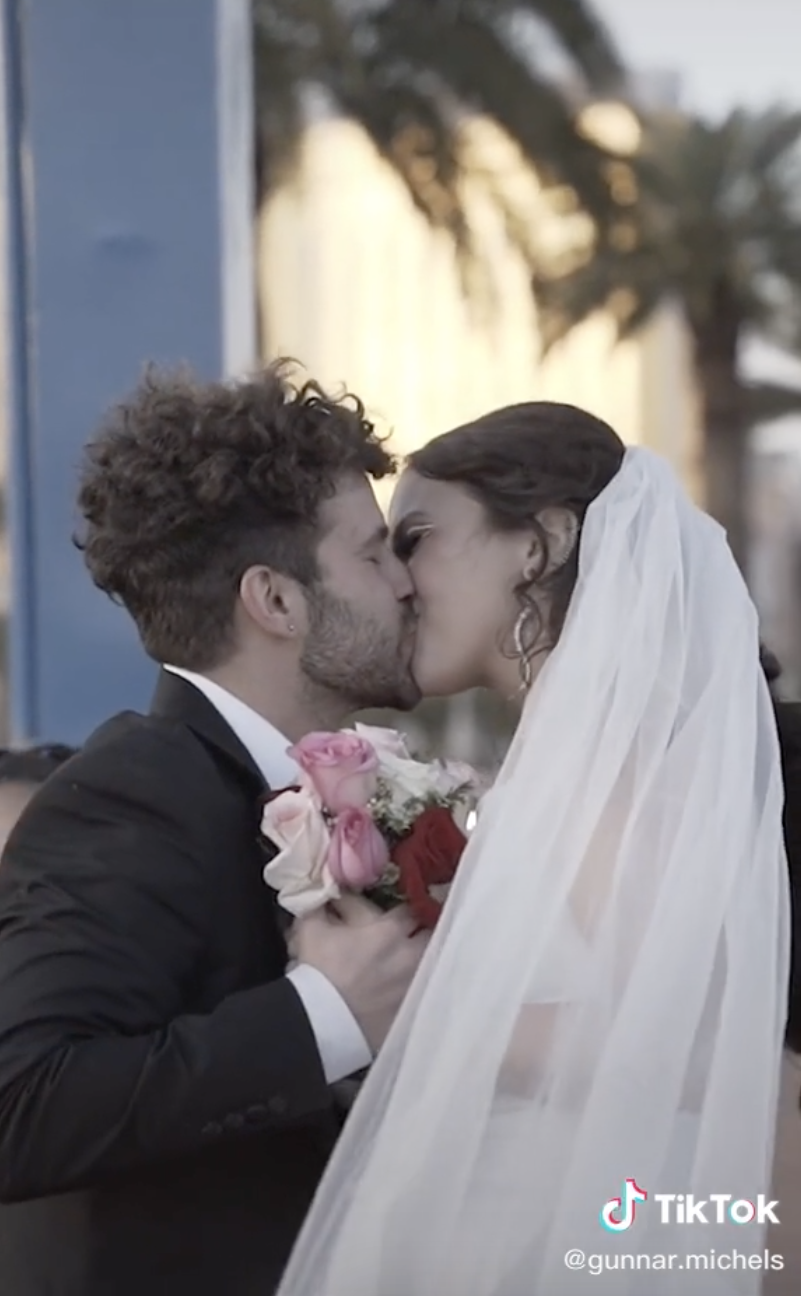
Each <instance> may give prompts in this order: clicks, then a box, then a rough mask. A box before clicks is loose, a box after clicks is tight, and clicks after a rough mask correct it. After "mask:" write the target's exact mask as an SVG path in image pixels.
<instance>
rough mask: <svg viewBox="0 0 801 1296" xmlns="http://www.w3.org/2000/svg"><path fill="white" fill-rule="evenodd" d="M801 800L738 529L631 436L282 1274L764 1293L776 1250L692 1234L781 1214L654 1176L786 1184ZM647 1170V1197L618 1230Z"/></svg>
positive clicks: (343, 1291)
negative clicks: (790, 834)
mask: <svg viewBox="0 0 801 1296" xmlns="http://www.w3.org/2000/svg"><path fill="white" fill-rule="evenodd" d="M781 811H782V779H781V768H780V761H779V752H778V742H777V738H776V733H775V724H774V720H773V712H772V706H771V702H770V697H769V694H768V691H767V686H766V684H765V681H764V679H763V677H762V673H761V668H760V665H759V646H758V625H757V618H756V614H755V611H754V608H753V605H752V603H751V600H750V598H749V597H748V593H747V591H746V589H745V586H744V584H743V582H742V579H741V577H740V575H739V572H738V571H737V569H736V567H735V564H734V561H733V559H732V557H731V554H730V552H729V549H728V546H727V545H726V542H725V537H724V536H723V533H722V532H721V531H720V529H719V528H718V527H717V526H716V525H715V524H714V523H713V522H712V521H711V520H710V519H708V518H707V517H706V516H705V515H703V514H702V513H700V512H699V511H698V510H697V509H696V508H695V507H694V506H693V505H692V504H691V503H690V501H689V500H688V499H687V498H686V496H685V495H684V492H683V491H682V489H681V487H680V485H679V484H678V483H677V481H676V479H675V477H674V476H673V474H672V472H671V471H670V469H669V468H668V467H667V466H666V465H664V464H663V463H662V462H661V461H659V460H657V459H656V458H655V457H654V456H652V455H650V454H648V453H647V452H645V451H629V452H628V453H627V455H626V457H625V461H624V466H623V468H622V470H621V472H620V473H619V474H618V476H617V478H615V480H614V481H613V483H612V484H611V485H610V486H609V488H608V489H607V490H606V491H605V492H604V493H603V495H602V496H601V497H600V498H599V499H598V500H597V501H596V502H595V503H594V504H593V505H592V507H591V508H590V509H589V511H588V513H587V516H586V519H585V522H584V526H583V533H582V539H581V548H580V555H579V578H578V584H577V588H576V592H575V594H574V597H573V599H572V601H571V605H570V609H569V613H568V617H567V621H566V624H565V628H564V631H563V633H562V636H561V639H560V642H559V645H558V647H557V649H556V650H555V651H554V652H553V653H552V655H551V657H550V658H549V660H548V662H547V663H546V665H545V667H544V669H543V670H542V672H541V674H540V676H539V678H538V679H537V681H536V682H535V685H534V688H533V689H532V691H531V693H530V695H529V697H528V699H527V701H526V704H525V707H524V710H523V715H522V718H521V721H520V725H519V727H518V730H517V733H516V734H515V737H514V740H513V743H512V746H511V748H510V751H509V754H508V756H507V758H506V760H505V762H504V765H503V768H502V770H501V772H500V774H499V777H498V780H497V782H496V784H495V786H494V787H493V789H492V791H491V792H490V794H489V795H488V797H487V798H486V800H485V802H484V804H483V806H482V812H481V815H480V816H479V820H478V823H477V825H476V827H475V829H474V832H473V833H472V835H471V838H470V841H469V844H468V846H467V849H466V851H465V854H464V856H463V859H462V862H461V865H460V868H459V872H458V874H457V877H456V880H455V882H454V884H453V888H452V890H451V893H450V895H449V897H448V901H447V904H446V906H445V909H444V913H443V915H442V918H441V920H440V923H439V925H438V927H437V930H436V932H435V934H434V937H433V939H432V941H431V944H430V946H429V949H428V951H427V953H426V956H425V958H424V960H423V963H422V965H421V968H420V971H419V973H418V976H417V977H416V979H415V982H414V984H413V986H412V988H411V991H410V993H409V995H408V998H407V1001H406V1003H405V1004H404V1006H403V1009H402V1011H401V1013H400V1014H399V1017H398V1020H397V1022H396V1023H395V1026H394V1027H393V1029H392V1031H391V1032H390V1035H389V1038H388V1040H387V1041H386V1044H385V1046H384V1048H383V1049H382V1051H381V1053H380V1055H379V1057H378V1059H377V1061H376V1064H375V1065H374V1067H373V1069H372V1071H371V1073H370V1075H369V1077H368V1079H367V1081H366V1083H365V1085H364V1087H363V1089H362V1091H361V1093H360V1095H359V1097H358V1099H357V1101H356V1104H355V1106H354V1108H353V1111H352V1113H351V1116H350V1119H349V1120H348V1123H347V1125H346V1127H345V1130H344V1132H343V1136H342V1138H341V1140H340V1143H339V1146H338V1147H337V1149H336V1152H335V1154H334V1156H333V1158H332V1161H331V1164H330V1166H329V1169H328V1171H327V1173H326V1175H325V1177H324V1179H323V1182H322V1185H321V1188H320V1191H319V1193H318V1195H317V1198H316V1200H315V1203H314V1205H313V1207H312V1210H311V1212H310V1215H309V1217H308V1220H307V1221H306V1224H305V1226H304V1229H303V1231H302V1233H301V1236H300V1239H299V1242H298V1245H297V1247H296V1249H295V1252H294V1254H293V1256H292V1259H291V1261H290V1264H289V1266H288V1269H287V1272H286V1274H285V1276H284V1279H283V1282H282V1284H281V1287H280V1289H279V1293H278V1296H446V1294H447V1296H450V1293H454V1296H455V1293H457V1292H458V1293H459V1296H574V1294H575V1296H581V1294H583V1293H587V1292H590V1291H591V1292H593V1293H594V1294H595V1296H652V1294H653V1296H687V1293H688V1292H689V1293H692V1296H701V1294H702V1293H710V1294H712V1296H735V1294H736V1296H755V1294H756V1293H757V1292H758V1291H759V1289H760V1286H761V1281H762V1273H761V1272H760V1270H759V1268H757V1267H745V1268H744V1267H742V1265H740V1267H736V1268H733V1269H732V1268H728V1269H724V1268H721V1267H720V1266H719V1265H717V1263H716V1262H715V1258H714V1257H713V1258H712V1263H711V1265H710V1267H708V1268H706V1269H704V1268H703V1266H699V1268H697V1269H695V1270H693V1271H692V1272H688V1270H687V1267H686V1264H687V1262H686V1260H685V1256H687V1255H689V1254H694V1255H700V1254H706V1255H707V1256H708V1257H710V1256H711V1253H712V1251H713V1250H714V1252H715V1256H716V1257H719V1256H720V1255H723V1256H724V1258H725V1256H726V1253H727V1252H730V1251H731V1250H733V1249H734V1248H735V1247H736V1249H737V1250H738V1251H739V1252H741V1253H744V1254H745V1255H746V1257H747V1256H749V1255H754V1256H761V1254H762V1251H763V1246H764V1228H762V1227H761V1226H759V1225H757V1224H751V1225H747V1226H742V1227H737V1226H734V1225H729V1226H726V1225H717V1224H713V1223H710V1224H708V1225H707V1226H703V1225H701V1224H695V1225H692V1226H681V1225H670V1224H664V1225H663V1224H661V1223H660V1222H659V1210H658V1207H657V1205H656V1203H655V1202H654V1195H655V1194H663V1193H671V1192H676V1193H684V1194H687V1193H691V1194H693V1195H694V1197H695V1198H696V1199H705V1198H708V1197H709V1196H710V1194H712V1193H724V1194H730V1195H731V1196H732V1197H733V1198H750V1199H754V1198H755V1197H756V1196H757V1194H759V1193H765V1194H768V1195H769V1190H770V1175H771V1161H772V1147H773V1134H774V1123H775V1114H776V1103H777V1095H778V1079H779V1066H780V1059H781V1048H782V1039H783V1027H784V1017H785V1006H786V984H787V972H788V955H789V921H788V920H789V902H788V894H787V872H786V868H787V866H786V858H785V855H784V848H783V841H782V827H781ZM629 1177H632V1178H634V1179H635V1180H636V1182H637V1184H638V1185H639V1187H640V1188H641V1189H643V1190H645V1191H647V1192H648V1194H649V1199H648V1201H647V1202H646V1203H644V1204H643V1205H642V1207H638V1210H637V1216H636V1220H635V1223H634V1224H633V1225H632V1227H631V1228H630V1229H628V1230H627V1231H625V1232H621V1233H616V1234H613V1233H610V1232H608V1231H606V1230H605V1229H604V1228H603V1227H602V1225H601V1223H600V1220H599V1213H600V1211H601V1208H602V1207H603V1205H604V1203H605V1202H606V1201H608V1200H609V1199H610V1198H612V1197H615V1196H617V1195H618V1194H619V1193H620V1190H621V1185H622V1183H623V1181H624V1179H626V1178H629ZM577 1251H581V1252H582V1253H583V1254H584V1268H581V1267H570V1264H566V1259H565V1258H566V1256H568V1255H569V1254H570V1255H573V1256H574V1255H575V1253H576V1252H577ZM627 1255H631V1256H632V1257H639V1267H634V1266H633V1265H627V1266H626V1267H621V1268H617V1269H616V1268H614V1267H613V1266H614V1264H615V1263H616V1260H617V1261H620V1260H621V1259H622V1258H623V1257H625V1256H627ZM659 1255H665V1256H667V1255H674V1256H675V1257H676V1259H675V1261H674V1262H673V1267H672V1268H670V1269H659V1268H656V1267H651V1268H647V1267H644V1262H645V1258H646V1257H650V1258H652V1257H654V1256H659ZM604 1256H607V1257H609V1260H608V1261H603V1262H602V1263H603V1266H604V1267H603V1268H602V1269H601V1271H600V1272H598V1273H596V1272H595V1270H594V1268H593V1265H596V1260H595V1258H596V1257H604ZM571 1263H572V1262H571ZM683 1265H684V1266H685V1267H684V1268H683V1267H681V1266H683ZM596 1267H597V1266H596Z"/></svg>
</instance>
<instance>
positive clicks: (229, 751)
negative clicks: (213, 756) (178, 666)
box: [150, 670, 266, 796]
mask: <svg viewBox="0 0 801 1296" xmlns="http://www.w3.org/2000/svg"><path fill="white" fill-rule="evenodd" d="M150 712H151V715H158V716H164V717H165V718H166V719H170V720H178V721H180V722H181V723H182V724H185V725H188V727H189V728H190V729H192V730H194V732H195V733H196V734H197V735H198V736H199V737H200V738H202V739H203V741H204V742H206V743H208V744H210V745H211V746H212V747H214V748H216V749H217V751H219V752H222V754H223V755H224V756H226V757H227V758H228V760H229V761H231V762H233V763H234V764H235V765H236V766H238V768H239V771H240V772H241V773H243V774H246V775H247V776H248V778H249V779H250V781H251V782H252V783H253V786H254V795H255V796H258V795H259V793H260V792H263V791H264V790H265V787H266V785H265V781H264V777H263V776H262V773H261V771H260V769H259V768H258V766H257V765H256V762H255V761H254V760H253V757H252V756H251V755H250V752H249V751H248V750H247V748H246V747H245V746H244V744H243V743H241V742H240V741H239V739H238V738H237V736H236V734H235V733H234V731H233V729H232V728H231V727H230V725H229V724H227V723H226V721H225V720H223V718H222V716H221V715H220V713H219V711H218V710H217V708H216V707H215V706H212V704H211V702H209V700H208V698H207V697H205V696H204V695H203V694H202V693H201V692H200V690H199V689H196V688H195V686H194V684H190V683H189V681H188V680H185V679H182V678H181V677H180V676H179V675H173V674H172V673H171V672H170V671H165V670H162V671H161V672H160V674H159V679H158V683H157V685H156V692H155V694H154V697H153V701H152V703H151V706H150Z"/></svg>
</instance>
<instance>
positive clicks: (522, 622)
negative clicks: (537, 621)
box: [514, 607, 533, 693]
mask: <svg viewBox="0 0 801 1296" xmlns="http://www.w3.org/2000/svg"><path fill="white" fill-rule="evenodd" d="M531 617H532V611H531V608H528V607H524V608H521V609H520V612H519V614H518V617H517V620H516V621H515V628H514V644H515V652H516V653H517V668H518V670H519V671H520V692H521V693H528V691H529V689H530V688H531V679H532V673H533V672H532V669H531V655H530V649H527V648H526V640H525V631H526V627H527V626H528V623H529V621H530V620H531Z"/></svg>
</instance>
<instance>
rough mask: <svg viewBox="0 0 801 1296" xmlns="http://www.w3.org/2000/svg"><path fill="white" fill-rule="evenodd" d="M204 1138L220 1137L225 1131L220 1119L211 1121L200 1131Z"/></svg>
mask: <svg viewBox="0 0 801 1296" xmlns="http://www.w3.org/2000/svg"><path fill="white" fill-rule="evenodd" d="M200 1132H201V1134H202V1135H203V1137H204V1138H219V1136H220V1135H221V1134H222V1132H223V1127H222V1125H221V1124H220V1122H219V1121H209V1123H208V1125H204V1126H203V1128H202V1130H201V1131H200Z"/></svg>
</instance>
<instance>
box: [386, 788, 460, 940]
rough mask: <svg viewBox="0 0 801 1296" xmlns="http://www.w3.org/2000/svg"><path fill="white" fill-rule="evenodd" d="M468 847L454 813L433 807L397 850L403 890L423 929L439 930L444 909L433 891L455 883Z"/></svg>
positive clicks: (396, 854)
mask: <svg viewBox="0 0 801 1296" xmlns="http://www.w3.org/2000/svg"><path fill="white" fill-rule="evenodd" d="M466 845H467V838H466V837H465V835H464V833H463V832H462V830H461V828H460V827H459V826H458V824H457V823H456V822H455V821H454V819H453V816H452V814H451V812H450V810H446V809H445V807H444V806H433V807H432V808H431V809H430V810H424V811H423V813H422V814H421V815H420V818H419V819H418V820H417V822H416V823H415V824H414V827H413V828H412V830H411V832H410V833H409V834H408V835H407V836H406V837H404V838H403V839H402V841H400V842H398V844H397V846H396V847H395V849H394V851H393V853H392V858H393V860H394V862H395V863H396V864H397V866H398V869H399V871H400V885H401V890H402V891H403V894H404V896H405V898H406V902H407V904H408V905H409V908H410V909H411V911H412V913H413V915H414V917H415V918H416V919H417V922H418V924H419V926H420V927H426V928H431V927H434V926H436V922H437V919H438V918H439V915H440V913H441V912H442V905H441V904H440V902H439V900H435V899H434V897H433V896H432V895H431V893H430V891H429V887H432V886H444V885H446V884H447V883H448V882H452V881H453V879H454V877H455V876H456V869H457V867H458V865H459V860H460V859H461V857H462V851H463V850H464V848H465V846H466Z"/></svg>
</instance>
